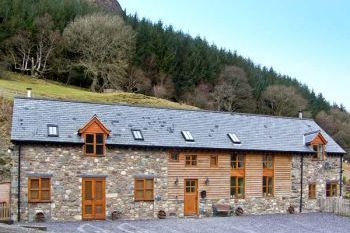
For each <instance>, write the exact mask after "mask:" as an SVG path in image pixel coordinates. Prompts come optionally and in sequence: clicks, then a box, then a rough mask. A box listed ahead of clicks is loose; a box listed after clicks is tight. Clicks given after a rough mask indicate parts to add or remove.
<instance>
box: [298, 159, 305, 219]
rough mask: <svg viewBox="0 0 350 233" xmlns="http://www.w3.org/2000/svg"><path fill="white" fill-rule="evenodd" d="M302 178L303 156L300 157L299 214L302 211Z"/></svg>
mask: <svg viewBox="0 0 350 233" xmlns="http://www.w3.org/2000/svg"><path fill="white" fill-rule="evenodd" d="M303 176H304V154H301V157H300V205H299V213H301V212H302V211H303Z"/></svg>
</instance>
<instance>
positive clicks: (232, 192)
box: [231, 187, 236, 197]
mask: <svg viewBox="0 0 350 233" xmlns="http://www.w3.org/2000/svg"><path fill="white" fill-rule="evenodd" d="M235 195H236V187H231V197H235Z"/></svg>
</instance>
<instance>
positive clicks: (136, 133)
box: [131, 129, 144, 140]
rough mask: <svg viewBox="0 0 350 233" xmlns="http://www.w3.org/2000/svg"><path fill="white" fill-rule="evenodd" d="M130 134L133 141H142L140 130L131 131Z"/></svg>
mask: <svg viewBox="0 0 350 233" xmlns="http://www.w3.org/2000/svg"><path fill="white" fill-rule="evenodd" d="M131 132H132V136H133V137H134V139H135V140H144V138H143V135H142V132H141V130H138V129H133V130H131Z"/></svg>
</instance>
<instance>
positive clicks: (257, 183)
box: [245, 154, 263, 197]
mask: <svg viewBox="0 0 350 233" xmlns="http://www.w3.org/2000/svg"><path fill="white" fill-rule="evenodd" d="M262 176H263V166H262V155H261V154H248V155H246V164H245V196H246V197H261V196H262Z"/></svg>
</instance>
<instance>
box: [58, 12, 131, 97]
mask: <svg viewBox="0 0 350 233" xmlns="http://www.w3.org/2000/svg"><path fill="white" fill-rule="evenodd" d="M63 39H64V45H65V48H66V50H67V52H68V53H69V54H70V56H71V57H73V63H72V65H73V66H80V67H82V68H83V69H84V72H85V76H86V77H87V78H89V79H91V86H90V88H91V90H92V91H101V90H103V89H105V88H120V89H121V88H122V85H123V83H124V82H125V78H126V75H127V69H128V66H129V61H130V58H131V56H132V54H133V52H134V49H135V34H134V32H133V31H132V28H131V27H130V26H127V25H126V24H125V23H124V21H123V19H122V18H121V17H120V16H117V15H105V14H94V15H88V16H84V17H80V18H78V19H76V20H75V21H74V22H72V23H71V24H70V25H68V26H67V28H66V29H65V30H64V32H63Z"/></svg>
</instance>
